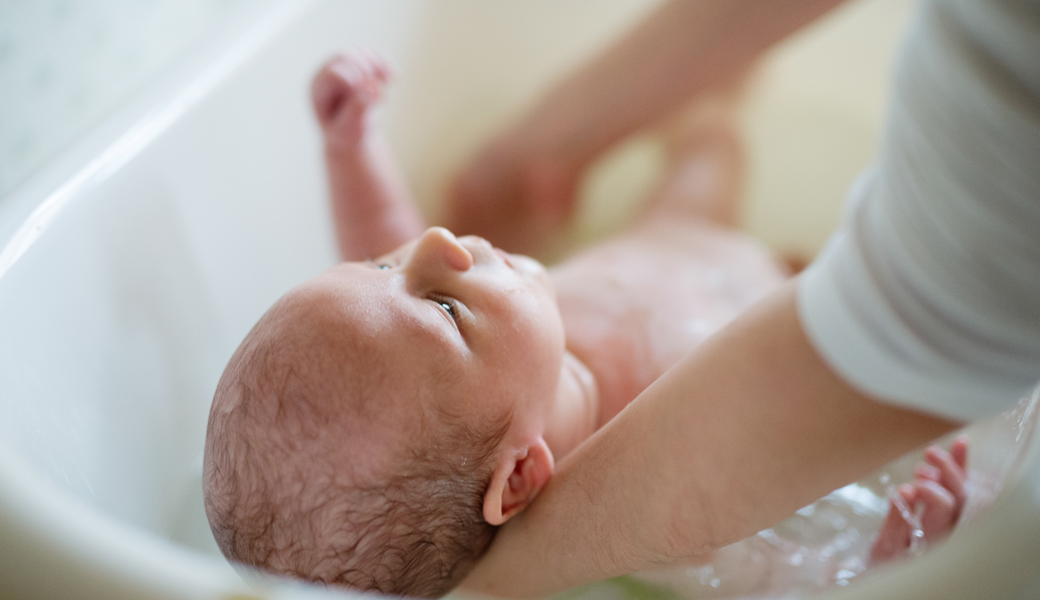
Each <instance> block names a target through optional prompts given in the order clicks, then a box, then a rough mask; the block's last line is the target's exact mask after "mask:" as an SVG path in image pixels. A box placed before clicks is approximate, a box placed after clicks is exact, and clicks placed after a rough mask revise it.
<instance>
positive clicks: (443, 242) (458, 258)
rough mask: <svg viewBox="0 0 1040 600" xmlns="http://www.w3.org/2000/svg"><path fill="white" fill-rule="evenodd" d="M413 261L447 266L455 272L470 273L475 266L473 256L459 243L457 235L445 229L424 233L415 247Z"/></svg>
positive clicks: (435, 228) (440, 228)
mask: <svg viewBox="0 0 1040 600" xmlns="http://www.w3.org/2000/svg"><path fill="white" fill-rule="evenodd" d="M413 260H414V261H416V262H418V263H426V262H428V261H429V262H431V263H432V264H434V265H446V266H448V267H449V268H451V269H453V270H455V271H468V270H469V269H470V268H471V267H472V266H473V255H472V254H470V252H469V250H466V248H465V247H464V246H463V245H462V244H460V243H459V240H458V238H456V237H455V234H453V233H452V232H450V231H448V230H447V229H445V228H443V227H431V228H429V229H427V230H426V231H424V232H423V234H422V236H420V238H419V242H418V243H417V244H416V246H415V254H414V257H413Z"/></svg>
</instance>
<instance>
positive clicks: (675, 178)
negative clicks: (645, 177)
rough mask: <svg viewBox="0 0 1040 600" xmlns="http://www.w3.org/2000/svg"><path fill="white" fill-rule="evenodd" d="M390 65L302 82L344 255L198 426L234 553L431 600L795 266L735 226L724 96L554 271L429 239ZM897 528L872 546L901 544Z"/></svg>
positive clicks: (946, 467)
mask: <svg viewBox="0 0 1040 600" xmlns="http://www.w3.org/2000/svg"><path fill="white" fill-rule="evenodd" d="M387 78H388V72H387V69H386V67H385V66H384V65H383V63H382V62H381V61H380V60H379V59H378V58H376V57H373V56H370V55H365V54H355V55H351V56H339V57H336V58H333V59H332V60H330V61H329V62H328V63H327V64H326V65H325V67H324V68H323V69H322V70H321V71H320V72H319V73H318V75H317V76H316V78H315V80H314V83H313V86H312V99H313V103H314V109H315V112H316V114H317V117H318V120H319V122H320V123H321V126H322V129H323V132H324V137H325V151H326V158H327V162H328V169H329V177H330V187H331V192H332V202H333V213H334V216H335V224H336V233H337V239H338V241H339V246H340V250H341V253H342V255H343V257H344V259H346V260H347V261H350V262H345V263H343V264H341V265H339V266H337V267H334V268H332V269H330V270H329V271H327V272H326V273H324V274H322V275H320V276H318V277H316V278H314V279H312V280H310V281H307V282H305V283H303V284H302V285H300V286H299V287H297V288H295V289H293V290H291V291H290V292H289V293H287V294H286V295H285V296H283V297H282V298H281V299H280V300H278V301H277V302H276V303H275V304H274V306H272V307H271V309H270V310H269V311H268V312H267V313H266V314H265V315H264V316H263V317H262V318H261V319H260V321H259V322H258V323H257V324H256V326H255V327H254V328H253V330H252V331H251V332H250V333H249V334H248V335H247V337H246V339H245V340H244V341H243V342H242V345H241V346H240V347H239V348H238V350H237V351H236V352H235V354H234V356H233V357H232V358H231V360H230V362H229V363H228V365H227V369H226V370H225V372H224V375H223V377H222V378H221V380H220V384H219V385H218V388H217V391H216V394H215V397H214V400H213V407H212V410H211V413H210V420H209V428H208V431H207V437H206V452H205V475H204V487H205V496H206V512H207V515H208V516H209V520H210V524H211V526H212V529H213V533H214V535H215V537H216V539H217V542H218V544H219V545H220V548H221V550H222V551H223V552H224V554H225V555H226V556H227V557H228V558H229V559H231V560H233V561H237V562H240V563H244V564H248V565H253V566H256V567H260V568H263V569H265V570H268V571H272V572H275V573H279V574H284V575H289V576H293V577H298V578H303V579H307V580H313V581H322V582H325V583H327V584H337V585H345V586H351V587H355V588H361V589H369V590H378V591H381V592H384V593H394V594H408V595H414V596H425V597H436V596H440V595H443V594H445V593H447V592H448V591H450V590H451V589H452V588H454V587H455V586H456V585H457V584H458V583H459V582H460V581H461V580H462V579H463V578H464V577H465V575H466V574H467V572H468V571H469V570H470V569H471V567H472V566H473V564H474V563H475V561H477V560H478V559H479V558H480V556H481V555H482V553H483V552H484V551H485V550H486V549H487V547H488V545H489V544H490V543H491V541H492V538H493V537H494V535H495V529H496V527H497V526H498V525H501V524H502V523H504V522H505V521H506V520H508V519H509V518H510V517H512V516H513V515H515V514H517V513H518V512H519V511H521V510H523V508H524V507H525V506H527V505H528V503H530V502H531V501H532V500H533V499H534V497H535V496H536V495H537V494H538V492H539V491H540V490H541V489H542V488H543V487H544V486H545V485H546V483H547V482H548V481H549V479H550V478H551V477H552V474H553V465H554V461H556V460H559V459H560V458H561V457H563V456H565V455H566V454H567V453H568V452H570V451H571V450H573V449H574V448H575V447H576V446H577V445H578V444H580V443H581V442H582V441H583V440H585V439H586V438H587V437H588V436H589V435H591V434H592V433H593V432H594V431H595V430H596V429H597V428H599V427H600V426H602V425H603V424H604V423H606V422H607V421H608V420H610V419H611V418H613V417H614V416H615V415H616V414H617V413H618V412H620V411H621V410H622V409H623V408H624V407H625V406H626V405H627V404H628V403H629V402H631V401H632V400H633V399H635V397H636V396H637V395H638V394H639V393H640V392H641V391H642V390H644V389H645V388H646V387H647V386H648V385H650V384H651V383H652V382H653V381H654V380H655V379H657V378H658V377H659V376H660V375H661V374H663V373H664V372H665V371H666V370H667V369H668V368H669V367H670V366H672V365H673V364H674V363H676V362H677V361H678V360H679V359H680V358H682V357H683V356H684V355H686V354H687V353H689V352H690V350H692V349H693V348H694V347H695V346H696V345H697V344H699V343H700V342H701V341H702V340H704V339H705V338H706V337H707V336H708V335H710V334H711V333H712V332H713V331H715V330H717V329H718V328H720V327H721V326H722V325H724V324H725V323H727V322H728V321H729V320H731V319H732V318H733V317H735V316H736V315H737V314H739V313H740V312H741V311H743V310H744V309H745V308H747V307H748V306H749V305H750V304H752V303H753V302H755V300H757V299H758V298H760V297H761V296H763V295H765V294H766V293H768V292H769V291H771V290H773V289H774V288H776V287H777V286H779V285H780V284H781V282H783V281H784V279H785V278H786V277H787V274H786V272H785V269H784V268H783V267H782V266H781V265H780V264H779V263H778V262H777V261H776V260H775V259H774V258H773V256H771V255H770V253H769V252H768V251H766V250H765V249H764V248H763V247H761V246H760V245H759V244H757V243H755V242H754V241H752V240H751V239H749V238H747V237H745V236H743V235H741V234H740V233H738V232H736V231H735V230H734V229H733V228H732V225H733V224H734V220H735V211H736V205H735V203H734V199H735V198H736V197H737V195H738V194H737V183H738V181H739V178H740V165H741V161H740V152H739V147H738V145H737V142H736V140H735V137H734V135H733V133H732V131H731V126H730V124H729V119H728V116H727V108H726V107H727V106H728V103H725V102H719V103H714V104H712V105H711V106H708V107H704V108H702V109H701V110H700V111H699V112H698V113H697V114H696V117H695V118H689V119H686V120H685V121H684V125H683V126H682V127H680V128H679V130H680V131H681V133H680V134H677V135H676V136H675V137H674V139H673V140H672V141H671V142H670V150H671V155H672V159H671V165H670V168H669V171H668V174H667V176H666V177H665V178H664V182H663V184H662V185H661V186H660V187H659V188H658V189H657V190H656V191H655V192H654V193H652V194H651V195H650V196H649V197H648V199H647V202H646V205H645V207H644V208H643V209H642V214H641V215H639V217H638V218H637V220H636V222H635V223H634V224H633V225H632V226H631V227H630V228H629V229H628V230H627V231H625V232H623V233H622V234H621V235H618V236H616V237H614V238H613V239H611V240H609V241H607V242H605V243H601V244H599V245H596V246H594V247H592V248H590V249H588V250H586V251H584V252H583V253H581V254H578V255H577V256H574V257H573V258H571V259H570V260H568V261H566V262H564V263H562V264H560V265H558V266H556V267H554V268H552V269H551V270H549V271H547V270H546V269H545V268H543V267H542V266H541V265H540V264H539V263H538V262H536V261H534V260H533V259H530V258H527V257H524V256H519V255H513V254H507V253H505V252H503V251H501V250H498V249H496V248H495V247H494V246H492V245H491V244H490V243H488V242H487V241H485V240H483V239H481V238H477V237H472V236H466V237H458V238H457V237H455V236H454V235H453V234H452V233H451V232H449V231H447V230H445V229H442V228H437V227H434V228H430V229H425V230H424V226H423V223H422V219H421V217H420V216H419V214H418V212H417V211H416V209H415V207H414V205H413V203H412V201H411V199H410V197H409V196H408V192H407V190H406V187H405V185H404V184H403V183H402V179H401V178H400V175H399V174H398V173H397V171H396V170H395V168H394V165H393V162H392V161H391V160H390V157H389V153H388V152H387V150H386V147H385V145H384V142H383V141H382V140H381V139H380V137H379V136H378V135H377V134H376V132H375V131H373V130H372V127H371V126H370V124H369V117H370V112H371V111H370V107H371V106H372V104H373V103H374V102H375V100H377V99H378V97H379V96H380V93H381V89H382V86H383V84H384V83H385V82H386V80H387ZM395 248H396V249H395ZM369 257H377V258H374V259H370V260H369ZM690 401H691V402H694V401H696V398H691V399H690ZM647 435H653V433H652V432H647ZM932 454H933V455H934V456H935V457H936V458H935V460H932V459H929V460H930V462H932V463H933V465H935V466H934V467H932V468H934V469H935V472H927V473H924V474H922V475H921V477H920V479H921V481H920V482H915V484H914V486H911V487H910V488H907V489H904V490H903V492H904V495H905V496H906V497H907V498H908V499H909V500H910V502H911V503H914V502H918V501H920V502H922V503H924V505H925V507H926V510H927V511H930V512H929V513H928V514H930V515H933V516H935V519H934V520H935V522H936V523H937V525H935V527H931V529H933V530H934V531H936V532H938V531H940V530H945V529H948V528H949V526H950V524H952V520H953V519H955V518H956V512H957V511H958V510H959V507H960V505H961V503H962V499H961V498H957V497H953V494H952V493H950V491H949V490H951V489H954V487H953V485H952V484H948V482H947V481H945V480H950V479H956V478H961V479H962V478H963V466H964V465H963V460H960V459H962V457H963V452H961V454H960V455H958V457H957V458H958V460H953V459H950V455H948V454H946V453H944V452H942V451H936V452H933V453H932ZM947 459H949V460H947ZM928 482H932V483H934V484H935V485H931V484H929V483H928ZM918 484H919V485H918ZM933 488H937V489H938V490H939V491H936V490H935V489H933ZM922 490H923V491H922ZM943 493H946V496H943ZM890 521H891V523H887V524H886V527H887V529H883V531H888V533H887V534H886V536H887V537H884V539H883V540H882V541H884V542H885V544H887V545H884V544H880V543H879V545H878V548H880V551H879V553H878V556H877V558H879V559H884V558H886V557H888V556H893V555H895V554H896V553H898V552H899V551H900V549H901V548H905V546H906V544H904V543H903V542H904V541H905V542H906V543H908V541H909V536H910V532H909V530H908V529H906V528H905V527H903V528H900V526H899V523H898V520H891V519H890ZM928 533H929V534H931V533H932V532H931V531H929V532H928ZM882 546H884V547H882Z"/></svg>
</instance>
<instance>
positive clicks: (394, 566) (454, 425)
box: [204, 317, 510, 597]
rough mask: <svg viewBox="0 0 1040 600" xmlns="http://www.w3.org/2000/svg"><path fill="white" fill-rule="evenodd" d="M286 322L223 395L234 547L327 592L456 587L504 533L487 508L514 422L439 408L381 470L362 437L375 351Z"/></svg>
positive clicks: (232, 551) (375, 385)
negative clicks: (366, 363) (368, 353)
mask: <svg viewBox="0 0 1040 600" xmlns="http://www.w3.org/2000/svg"><path fill="white" fill-rule="evenodd" d="M265 318H266V317H265ZM279 325H280V324H279V323H274V324H267V325H266V326H265V321H264V319H262V320H261V322H260V323H258V325H257V327H256V328H254V330H253V332H251V333H250V335H249V336H248V337H247V338H246V340H245V341H244V342H243V344H242V346H241V347H240V348H239V350H238V352H236V354H235V356H234V357H233V358H232V360H231V362H230V363H229V364H228V367H227V369H226V370H225V372H224V376H223V377H222V378H221V381H220V384H219V385H218V388H217V392H216V394H215V397H214V401H213V409H212V411H211V414H210V422H209V428H208V431H207V436H206V453H205V472H204V490H205V502H206V513H207V515H208V517H209V521H210V527H211V528H212V530H213V534H214V537H215V538H216V540H217V544H218V546H219V547H220V549H221V551H222V552H223V553H224V555H225V556H226V557H227V558H228V559H230V560H232V561H236V562H239V563H243V564H246V565H252V566H255V567H259V568H261V569H264V570H267V571H271V572H274V573H278V574H281V575H288V576H291V577H296V578H300V579H305V580H309V581H318V582H324V583H325V584H334V585H346V586H350V587H354V588H360V589H365V590H377V591H379V592H382V593H387V594H404V595H411V596H422V597H438V596H441V595H444V594H446V593H447V592H449V591H451V589H453V588H454V587H455V586H456V585H457V584H458V583H459V582H460V581H461V580H462V579H463V578H464V577H465V575H466V574H467V573H468V572H469V571H470V569H471V568H472V566H473V564H474V563H475V562H476V560H477V559H478V558H479V557H480V556H481V555H482V554H483V553H484V552H485V551H486V549H487V547H488V545H489V544H490V543H491V541H492V539H493V538H494V535H495V530H496V528H495V527H494V526H492V525H489V524H488V523H487V522H486V521H485V520H484V518H483V501H484V495H485V493H486V490H487V486H488V483H489V482H490V479H491V474H492V470H493V468H494V465H493V463H492V459H493V456H494V451H495V449H496V448H497V446H498V445H499V442H500V441H501V440H502V437H503V436H504V435H505V432H506V431H507V430H508V427H509V424H510V415H508V414H506V415H503V416H502V417H500V418H498V419H496V420H494V421H493V422H490V423H487V424H486V427H479V428H478V427H473V426H472V425H468V424H466V422H465V420H463V419H461V418H459V416H458V415H453V414H450V413H447V412H445V411H444V410H442V409H436V410H434V411H432V412H433V413H434V414H431V415H426V416H423V417H422V418H421V419H420V422H421V425H420V428H419V429H420V432H419V434H418V435H415V436H413V439H412V440H410V441H409V442H408V443H407V444H405V446H406V447H404V448H400V449H396V450H395V452H396V454H395V460H392V461H391V462H392V463H393V465H394V470H393V471H390V472H388V470H387V469H375V471H376V472H375V473H372V472H371V469H366V468H365V467H364V466H359V464H356V463H358V462H359V461H355V460H353V458H354V457H353V455H352V451H355V450H357V449H356V448H353V447H352V445H351V443H350V442H351V440H350V434H349V431H350V430H351V429H352V428H353V429H354V430H356V429H357V428H358V426H359V422H360V423H361V424H362V425H361V426H362V427H363V423H364V420H365V419H366V415H367V413H368V412H369V411H371V410H378V409H379V405H381V404H383V402H381V401H380V398H379V388H380V386H379V383H380V382H379V380H378V379H375V378H374V377H373V376H372V375H371V373H369V372H368V370H367V369H364V368H359V367H355V368H352V367H351V365H352V364H357V363H358V362H359V361H358V360H356V359H359V358H360V357H359V356H358V354H357V353H359V352H363V351H364V350H363V349H362V348H357V347H354V348H351V347H348V346H349V345H347V346H345V345H344V344H342V343H335V344H331V345H330V344H329V343H327V342H329V341H330V340H329V339H320V338H329V336H331V335H333V334H332V333H330V331H329V329H328V328H327V327H322V326H321V324H320V323H319V324H315V326H314V327H301V326H298V324H294V325H293V326H291V327H281V326H279ZM271 330H275V332H274V333H271ZM316 338H317V339H316ZM330 374H335V375H337V377H329V375H330ZM329 381H340V382H342V383H341V384H339V385H330V384H329ZM447 404H448V405H450V403H447ZM333 406H334V407H336V408H335V409H330V407H333ZM380 471H382V472H380Z"/></svg>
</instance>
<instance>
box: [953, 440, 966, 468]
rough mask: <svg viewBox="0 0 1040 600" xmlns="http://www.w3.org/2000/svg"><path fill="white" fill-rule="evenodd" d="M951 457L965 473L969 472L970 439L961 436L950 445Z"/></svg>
mask: <svg viewBox="0 0 1040 600" xmlns="http://www.w3.org/2000/svg"><path fill="white" fill-rule="evenodd" d="M950 455H951V456H953V461H954V462H955V463H957V466H959V467H960V468H961V469H962V470H963V471H965V472H967V471H968V437H967V436H964V435H962V436H960V437H958V438H957V439H956V440H954V441H953V444H951V445H950Z"/></svg>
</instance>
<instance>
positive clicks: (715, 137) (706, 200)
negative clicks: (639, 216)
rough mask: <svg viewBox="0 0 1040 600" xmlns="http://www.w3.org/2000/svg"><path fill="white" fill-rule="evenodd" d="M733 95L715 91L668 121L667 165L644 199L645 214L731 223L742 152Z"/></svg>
mask: <svg viewBox="0 0 1040 600" xmlns="http://www.w3.org/2000/svg"><path fill="white" fill-rule="evenodd" d="M733 96H734V93H722V92H720V93H719V94H717V95H716V96H713V97H711V98H707V99H705V100H702V101H701V102H699V103H698V104H697V105H696V106H695V107H693V108H692V109H691V110H687V111H685V112H684V113H682V114H681V115H679V116H678V117H677V118H675V119H673V120H672V121H671V122H670V123H669V131H668V132H667V133H666V139H665V145H666V149H667V150H668V153H669V155H670V165H669V168H668V171H667V173H666V175H665V177H664V179H663V181H662V182H661V184H660V185H659V186H658V188H657V189H656V190H655V191H654V192H653V193H651V194H650V196H649V197H648V199H647V204H646V206H645V207H644V209H643V211H644V213H643V214H644V218H645V219H647V220H655V219H658V218H663V219H667V220H669V221H670V222H675V221H676V220H677V219H678V220H684V219H691V220H696V221H699V222H701V223H703V222H705V221H707V222H711V223H714V224H716V225H721V226H724V227H730V228H731V227H735V226H736V224H737V218H738V210H739V203H740V194H741V180H742V178H743V174H744V172H743V170H744V157H743V150H742V148H741V143H740V138H739V134H738V132H737V130H736V126H735V114H734V111H735V107H734V97H733Z"/></svg>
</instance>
